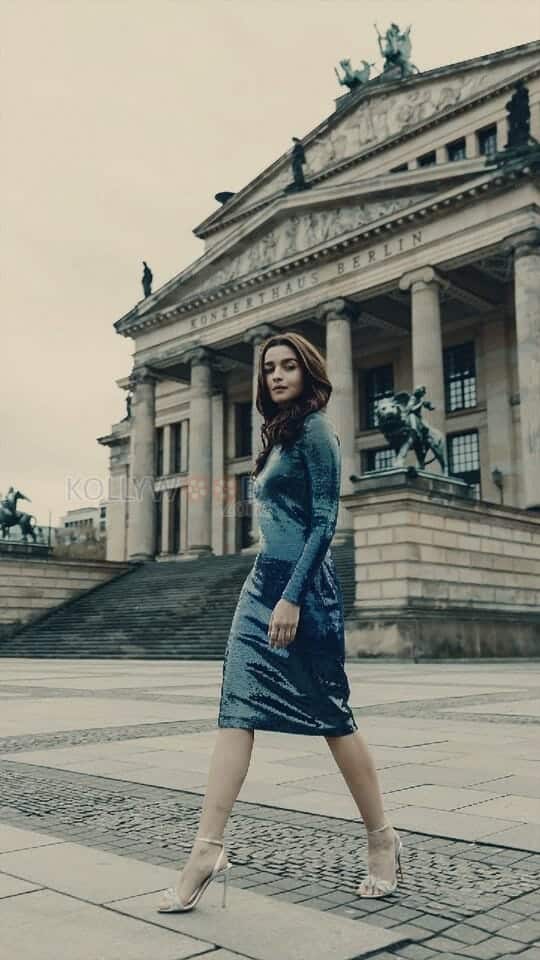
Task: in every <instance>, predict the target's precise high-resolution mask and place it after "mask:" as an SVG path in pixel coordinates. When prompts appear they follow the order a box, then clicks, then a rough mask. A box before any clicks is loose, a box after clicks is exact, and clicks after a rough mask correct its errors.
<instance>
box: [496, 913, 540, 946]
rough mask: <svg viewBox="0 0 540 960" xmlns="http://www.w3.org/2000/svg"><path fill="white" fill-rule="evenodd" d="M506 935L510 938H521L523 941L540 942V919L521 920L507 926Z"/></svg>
mask: <svg viewBox="0 0 540 960" xmlns="http://www.w3.org/2000/svg"><path fill="white" fill-rule="evenodd" d="M504 935H505V937H508V938H509V939H510V940H519V941H521V942H522V943H538V942H540V920H527V919H525V918H524V919H523V920H520V921H519V923H511V924H510V926H507V927H505V930H504Z"/></svg>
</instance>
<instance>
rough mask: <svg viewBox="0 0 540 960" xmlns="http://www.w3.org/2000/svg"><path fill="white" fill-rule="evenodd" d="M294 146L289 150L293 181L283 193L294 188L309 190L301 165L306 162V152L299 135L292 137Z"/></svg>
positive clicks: (291, 191) (309, 185)
mask: <svg viewBox="0 0 540 960" xmlns="http://www.w3.org/2000/svg"><path fill="white" fill-rule="evenodd" d="M293 141H294V147H293V148H292V150H291V165H292V175H293V182H292V183H289V184H288V186H286V187H285V193H293V192H295V191H296V190H309V189H310V187H311V184H310V183H306V180H305V177H304V171H303V169H302V167H303V166H304V164H305V163H306V154H305V151H304V146H303V144H302V141H301V140H300V139H299V137H293Z"/></svg>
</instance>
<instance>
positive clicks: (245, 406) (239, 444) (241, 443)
mask: <svg viewBox="0 0 540 960" xmlns="http://www.w3.org/2000/svg"><path fill="white" fill-rule="evenodd" d="M251 406H252V405H251V401H248V402H245V403H235V405H234V437H235V439H234V455H235V457H249V456H251Z"/></svg>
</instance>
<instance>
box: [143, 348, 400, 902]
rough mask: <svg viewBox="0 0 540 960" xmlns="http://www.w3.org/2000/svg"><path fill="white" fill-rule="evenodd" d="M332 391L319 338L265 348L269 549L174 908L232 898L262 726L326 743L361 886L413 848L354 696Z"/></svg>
mask: <svg viewBox="0 0 540 960" xmlns="http://www.w3.org/2000/svg"><path fill="white" fill-rule="evenodd" d="M331 393H332V385H331V383H330V381H329V380H328V376H327V373H326V367H325V363H324V359H323V357H322V356H321V354H320V353H319V351H318V350H317V349H316V348H315V347H314V346H313V344H311V343H310V342H309V341H308V340H306V338H305V337H303V336H301V335H300V334H298V333H294V332H290V333H283V334H277V335H275V336H272V337H270V338H269V339H268V340H267V341H265V343H264V344H263V345H262V346H261V348H260V351H259V370H258V388H257V400H256V406H257V409H258V411H259V412H260V413H261V414H262V416H263V418H264V422H263V425H262V429H261V434H262V440H263V449H262V450H261V452H260V453H259V455H258V457H257V459H256V463H255V469H254V472H253V477H254V478H255V479H254V484H253V493H254V498H255V500H256V502H257V506H258V520H259V527H260V535H261V548H260V551H259V553H257V555H256V557H255V562H254V564H253V567H252V569H251V570H250V572H249V574H248V576H247V578H246V580H245V582H244V585H243V587H242V590H241V592H240V596H239V599H238V604H237V607H236V611H235V614H234V618H233V621H232V624H231V629H230V634H229V639H228V642H227V647H226V651H225V659H224V663H223V679H222V686H221V698H220V705H219V715H218V727H219V729H218V733H217V738H216V743H215V746H214V751H213V755H212V759H211V763H210V770H209V775H208V784H207V789H206V795H205V797H204V803H203V808H202V813H201V818H200V822H199V829H198V832H197V836H196V838H195V841H194V844H193V848H192V851H191V854H190V857H189V859H188V861H187V863H186V865H185V867H184V869H183V871H182V872H181V874H180V875H179V876H178V878H177V881H176V886H175V887H174V888H170V889H169V890H167V891H166V892H165V896H164V899H163V901H162V902H161V904H160V905H159V907H158V910H159V911H160V912H183V911H186V910H192V909H193V907H194V906H196V904H197V903H198V900H199V898H200V896H201V895H202V893H203V892H204V890H205V889H206V887H207V886H208V884H209V883H210V882H211V880H213V879H214V877H216V876H218V875H220V874H223V875H224V881H225V885H224V889H223V905H224V906H225V903H226V891H227V880H228V871H229V869H230V864H229V862H228V858H227V854H226V851H225V847H224V842H223V836H224V831H225V827H226V825H227V821H228V819H229V816H230V813H231V810H232V808H233V805H234V802H235V800H236V798H237V796H238V794H239V792H240V789H241V787H242V784H243V782H244V779H245V777H246V774H247V771H248V768H249V763H250V759H251V752H252V748H253V741H254V731H255V730H274V731H279V732H282V733H291V734H294V733H298V734H308V735H314V736H315V735H316V736H324V737H325V739H326V741H327V743H328V746H329V748H330V750H331V752H332V754H333V756H334V759H335V761H336V763H337V765H338V767H339V769H340V771H341V773H342V774H343V777H344V779H345V781H346V783H347V786H348V787H349V790H350V792H351V794H352V796H353V798H354V800H355V802H356V805H357V807H358V810H359V812H360V815H361V817H362V820H363V822H364V825H365V827H366V830H367V835H368V875H367V877H366V878H365V880H363V881H362V883H361V884H359V886H358V887H357V893H358V894H359V896H361V897H380V896H385V895H387V894H388V893H392V892H393V891H394V890H395V889H396V886H397V877H396V868H397V867H398V866H399V859H400V852H401V842H400V840H399V837H398V834H397V833H396V832H395V830H393V828H392V827H391V825H390V824H389V823H388V822H387V821H386V819H385V815H384V808H383V800H382V796H381V790H380V787H379V782H378V778H377V772H376V769H375V765H374V763H373V759H372V757H371V754H370V752H369V750H368V748H367V745H366V743H365V741H364V739H363V737H362V735H361V734H360V732H359V731H358V727H357V725H356V722H355V719H354V716H353V713H352V711H351V708H350V706H349V703H348V698H349V695H350V687H349V683H348V680H347V676H346V673H345V669H344V662H345V635H344V625H343V598H342V595H341V588H340V585H339V580H338V577H337V573H336V570H335V566H334V560H333V557H332V554H331V551H330V549H329V547H330V542H331V540H332V537H333V535H334V531H335V527H336V522H337V516H338V508H339V493H340V481H341V450H340V443H339V437H338V436H337V434H336V432H335V430H334V427H333V426H332V423H331V421H330V420H329V418H328V416H327V413H326V409H325V408H326V405H327V403H328V400H329V398H330V395H331ZM216 846H219V847H220V851H219V853H218V854H217V852H216V849H215V847H216ZM216 854H217V855H216Z"/></svg>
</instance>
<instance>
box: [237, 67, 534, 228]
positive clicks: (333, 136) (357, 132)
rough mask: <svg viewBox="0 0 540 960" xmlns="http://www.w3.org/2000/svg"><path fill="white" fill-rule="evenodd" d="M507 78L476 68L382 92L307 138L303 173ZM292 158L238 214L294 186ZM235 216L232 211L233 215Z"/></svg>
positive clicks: (498, 70)
mask: <svg viewBox="0 0 540 960" xmlns="http://www.w3.org/2000/svg"><path fill="white" fill-rule="evenodd" d="M525 67H526V62H523V63H519V62H518V63H516V72H517V71H518V70H519V69H525ZM503 76H506V77H507V76H508V65H507V64H504V65H503V64H501V65H500V66H499V67H497V66H495V65H491V66H489V65H486V66H485V67H478V68H477V69H472V70H471V69H469V70H466V71H462V72H456V73H455V74H451V75H449V76H446V77H443V78H440V79H438V80H437V79H432V80H428V79H426V80H425V81H424V82H422V81H417V82H414V83H413V85H412V86H410V85H409V84H407V87H406V89H401V90H400V89H397V90H393V91H388V92H385V91H384V90H381V89H380V88H379V89H377V90H373V92H368V91H366V95H365V96H364V97H363V98H362V99H361V100H360V102H359V103H358V104H357V106H356V107H354V108H353V109H352V110H350V111H349V112H347V113H345V114H344V116H343V117H341V118H340V117H339V114H338V115H337V117H336V115H333V116H332V117H331V118H330V119H329V121H327V124H326V127H321V128H320V129H319V131H317V130H315V131H313V134H308V135H307V136H306V137H304V138H303V141H302V142H303V144H304V149H305V156H306V165H305V166H304V174H305V177H306V179H307V180H308V181H309V180H310V178H312V177H314V176H316V175H317V174H319V173H321V172H322V171H324V170H326V169H327V168H331V167H333V166H335V165H336V164H338V163H340V162H341V161H343V160H348V159H350V158H351V157H354V156H356V155H357V154H361V153H363V152H364V151H366V150H368V149H369V148H370V147H372V146H376V145H378V144H380V143H383V142H384V141H385V140H390V139H392V138H393V137H395V136H397V135H398V134H400V133H406V132H407V131H408V130H411V129H413V128H414V127H416V126H417V125H419V124H421V123H422V122H423V121H424V120H429V119H430V118H431V117H433V116H434V115H436V114H440V113H443V112H444V111H445V110H448V109H450V108H451V107H455V106H457V105H458V104H461V103H464V102H466V101H467V100H470V99H472V98H473V97H474V96H475V95H476V94H477V93H479V92H480V91H482V90H484V89H486V88H487V87H490V86H495V85H496V83H497V81H498V80H499V79H502V77H503ZM287 161H288V156H284V157H283V158H282V163H281V166H280V167H279V168H278V169H277V170H276V171H275V173H274V175H273V176H270V177H268V179H267V180H266V182H264V183H261V184H260V185H259V186H257V184H256V182H254V184H253V187H252V188H251V189H249V191H246V194H245V197H244V198H243V199H242V198H241V197H239V198H238V199H239V203H238V204H237V205H235V207H234V210H235V213H237V212H239V211H240V210H241V209H242V207H250V206H251V205H252V204H256V203H258V202H259V201H261V200H263V199H265V198H266V197H269V196H272V195H274V194H275V193H277V192H279V190H282V189H284V188H285V187H286V186H287V184H288V183H289V182H290V171H289V166H288V162H287ZM231 212H232V211H231Z"/></svg>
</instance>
